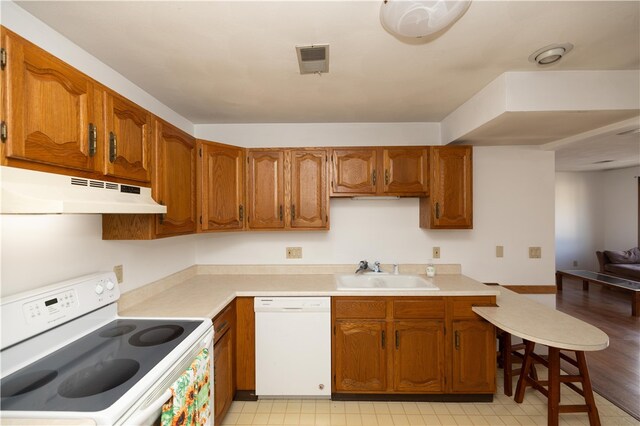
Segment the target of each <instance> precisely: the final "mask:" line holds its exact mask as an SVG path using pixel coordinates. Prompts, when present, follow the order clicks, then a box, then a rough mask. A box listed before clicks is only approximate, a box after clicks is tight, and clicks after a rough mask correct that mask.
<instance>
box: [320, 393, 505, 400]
mask: <svg viewBox="0 0 640 426" xmlns="http://www.w3.org/2000/svg"><path fill="white" fill-rule="evenodd" d="M331 400H332V401H394V402H399V401H404V402H422V401H424V402H492V401H493V394H492V393H488V394H401V393H395V394H394V393H389V394H379V393H332V394H331Z"/></svg>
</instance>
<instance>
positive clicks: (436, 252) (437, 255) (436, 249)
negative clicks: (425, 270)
mask: <svg viewBox="0 0 640 426" xmlns="http://www.w3.org/2000/svg"><path fill="white" fill-rule="evenodd" d="M433 258H434V259H440V247H434V248H433Z"/></svg>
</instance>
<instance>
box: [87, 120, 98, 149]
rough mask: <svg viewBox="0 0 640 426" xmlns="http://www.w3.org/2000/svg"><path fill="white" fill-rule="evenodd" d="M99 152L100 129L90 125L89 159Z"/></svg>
mask: <svg viewBox="0 0 640 426" xmlns="http://www.w3.org/2000/svg"><path fill="white" fill-rule="evenodd" d="M97 150H98V129H97V128H96V126H95V124H93V123H89V157H93V156H94V155H96V151H97Z"/></svg>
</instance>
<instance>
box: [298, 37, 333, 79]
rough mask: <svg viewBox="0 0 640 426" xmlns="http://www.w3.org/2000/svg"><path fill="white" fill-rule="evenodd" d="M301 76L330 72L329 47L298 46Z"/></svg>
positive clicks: (321, 45)
mask: <svg viewBox="0 0 640 426" xmlns="http://www.w3.org/2000/svg"><path fill="white" fill-rule="evenodd" d="M296 53H297V54H298V65H300V74H320V73H323V72H329V45H328V44H314V45H311V46H296Z"/></svg>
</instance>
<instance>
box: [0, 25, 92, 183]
mask: <svg viewBox="0 0 640 426" xmlns="http://www.w3.org/2000/svg"><path fill="white" fill-rule="evenodd" d="M2 39H3V43H2V44H3V46H4V47H5V48H6V51H7V67H6V69H5V70H4V71H3V75H4V77H3V80H4V81H3V92H4V93H5V98H6V99H5V101H6V111H5V114H6V117H3V119H4V120H6V123H7V140H6V143H5V144H3V145H5V146H4V153H5V157H6V160H3V161H4V164H9V165H20V164H19V161H20V160H23V161H26V162H30V163H40V164H46V165H49V166H59V167H62V168H68V169H75V170H82V171H85V172H95V171H99V170H100V168H101V165H102V163H101V147H99V144H100V143H102V141H98V140H97V139H98V137H99V136H98V135H96V132H98V131H99V130H100V129H101V128H102V123H101V120H102V116H101V111H102V109H101V108H102V107H101V104H100V100H101V99H100V92H99V91H97V90H96V88H95V87H94V84H93V82H92V81H91V80H90V79H89V78H88V77H87V76H85V75H83V74H82V73H80V72H79V71H77V70H75V69H74V68H72V67H70V66H69V65H67V64H65V63H64V62H62V61H60V60H59V59H57V58H55V57H53V56H52V55H50V54H48V53H46V52H45V51H43V50H42V49H40V48H38V47H36V46H35V45H33V44H31V43H29V42H27V41H26V40H24V39H22V38H21V37H19V36H17V35H15V34H14V33H12V32H11V31H8V30H6V29H4V28H3V29H2ZM3 115H4V114H3ZM90 129H95V132H92V131H91V130H90ZM90 134H91V135H92V136H90ZM94 136H95V137H94ZM90 139H91V143H90ZM94 141H95V142H94ZM12 160H18V163H13V162H12ZM27 164H28V163H27ZM20 166H24V164H22V165H20ZM30 168H34V169H42V170H45V171H53V170H50V169H47V168H46V166H45V167H44V168H43V167H30Z"/></svg>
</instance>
